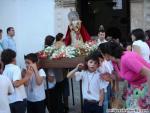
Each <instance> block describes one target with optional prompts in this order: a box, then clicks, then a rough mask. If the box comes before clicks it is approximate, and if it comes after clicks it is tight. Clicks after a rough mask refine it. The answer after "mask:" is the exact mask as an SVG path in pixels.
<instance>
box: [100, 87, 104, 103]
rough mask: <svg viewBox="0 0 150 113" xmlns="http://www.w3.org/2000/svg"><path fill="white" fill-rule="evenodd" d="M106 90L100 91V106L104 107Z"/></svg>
mask: <svg viewBox="0 0 150 113" xmlns="http://www.w3.org/2000/svg"><path fill="white" fill-rule="evenodd" d="M104 96H105V95H104V88H103V89H101V90H100V97H99V106H102V105H103V102H104Z"/></svg>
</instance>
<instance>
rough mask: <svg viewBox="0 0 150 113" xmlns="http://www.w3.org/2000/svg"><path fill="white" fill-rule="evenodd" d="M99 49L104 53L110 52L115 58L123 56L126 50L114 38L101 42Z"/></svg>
mask: <svg viewBox="0 0 150 113" xmlns="http://www.w3.org/2000/svg"><path fill="white" fill-rule="evenodd" d="M98 49H99V50H100V51H101V52H102V53H103V54H109V55H111V56H113V57H115V58H121V56H122V54H123V52H124V51H125V50H124V48H123V47H121V46H120V45H119V44H118V43H116V42H115V41H113V40H111V41H109V42H105V43H102V44H100V45H99V47H98Z"/></svg>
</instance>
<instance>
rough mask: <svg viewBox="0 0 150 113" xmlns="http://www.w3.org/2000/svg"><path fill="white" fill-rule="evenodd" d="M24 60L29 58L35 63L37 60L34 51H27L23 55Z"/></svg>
mask: <svg viewBox="0 0 150 113" xmlns="http://www.w3.org/2000/svg"><path fill="white" fill-rule="evenodd" d="M24 59H25V60H27V59H28V60H31V61H32V62H33V63H37V62H38V56H37V54H36V53H29V54H27V55H25V56H24Z"/></svg>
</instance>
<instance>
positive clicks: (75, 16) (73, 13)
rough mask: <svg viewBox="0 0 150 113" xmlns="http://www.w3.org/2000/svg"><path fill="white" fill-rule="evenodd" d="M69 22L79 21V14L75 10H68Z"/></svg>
mask: <svg viewBox="0 0 150 113" xmlns="http://www.w3.org/2000/svg"><path fill="white" fill-rule="evenodd" d="M68 19H69V21H77V20H80V19H79V14H78V12H77V11H76V10H75V9H70V12H69V14H68Z"/></svg>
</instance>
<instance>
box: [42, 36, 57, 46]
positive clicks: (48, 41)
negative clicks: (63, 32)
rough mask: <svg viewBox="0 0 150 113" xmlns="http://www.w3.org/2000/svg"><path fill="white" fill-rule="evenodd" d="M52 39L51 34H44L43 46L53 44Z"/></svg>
mask: <svg viewBox="0 0 150 113" xmlns="http://www.w3.org/2000/svg"><path fill="white" fill-rule="evenodd" d="M54 40H55V38H54V37H53V36H51V35H48V36H46V37H45V42H44V44H45V47H46V46H51V45H52V44H53V42H54Z"/></svg>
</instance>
